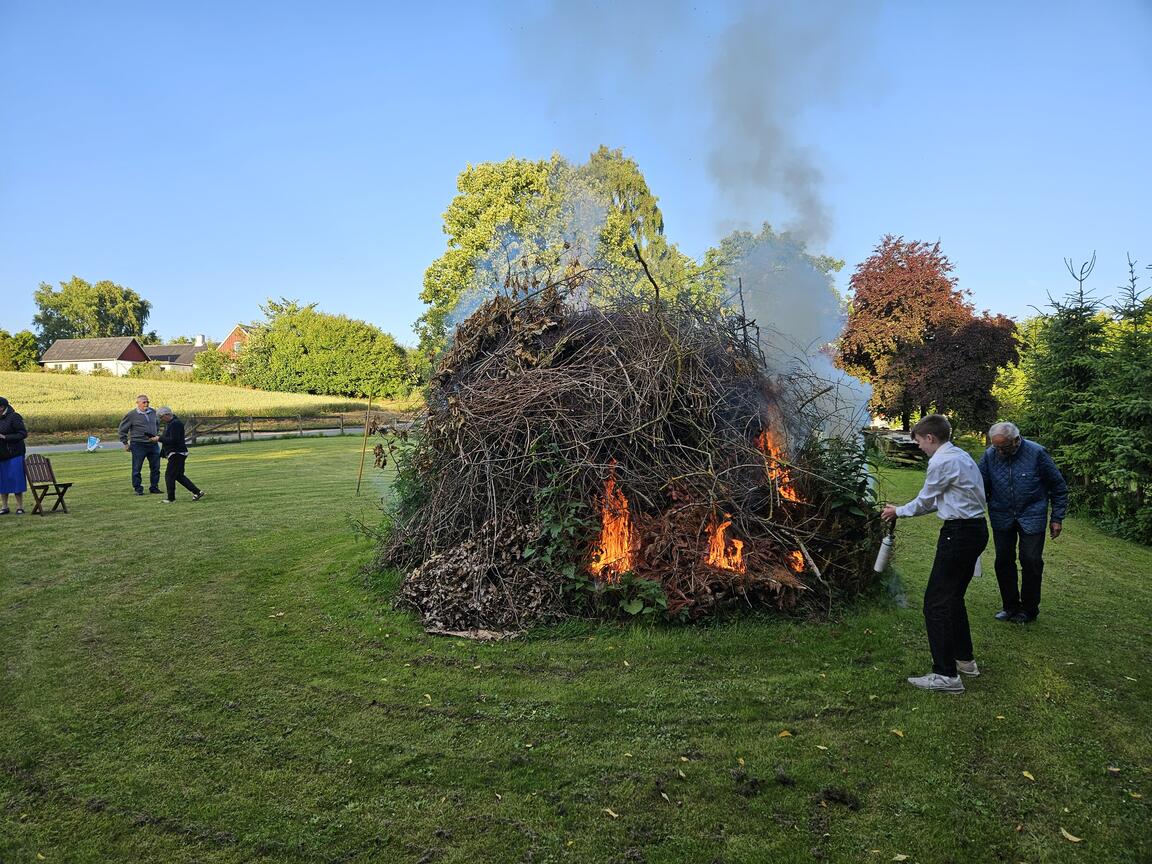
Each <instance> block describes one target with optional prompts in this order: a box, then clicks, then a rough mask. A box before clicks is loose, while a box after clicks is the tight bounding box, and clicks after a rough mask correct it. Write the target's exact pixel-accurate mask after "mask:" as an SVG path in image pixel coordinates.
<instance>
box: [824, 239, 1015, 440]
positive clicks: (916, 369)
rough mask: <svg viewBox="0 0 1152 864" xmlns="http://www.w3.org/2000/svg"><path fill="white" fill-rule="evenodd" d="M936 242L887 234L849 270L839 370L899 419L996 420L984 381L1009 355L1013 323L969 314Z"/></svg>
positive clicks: (1012, 352)
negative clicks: (933, 414) (936, 415)
mask: <svg viewBox="0 0 1152 864" xmlns="http://www.w3.org/2000/svg"><path fill="white" fill-rule="evenodd" d="M951 274H952V262H951V261H949V260H948V256H946V255H945V254H944V253H943V252H941V251H940V244H939V243H938V242H937V243H932V244H929V243H925V242H922V241H908V240H905V239H904V238H903V237H893V236H892V235H890V234H889V235H886V236H885V237H884V239H883V240H881V241H880V245H879V246H877V247H876V249H875V251H874V252H873V253H872V255H870V256H869V257H868V258H867V259H865V260H864V261H863V262H861V263H860V264H859V265H858V266H857V268H856V271H855V272H854V273H853V274H852V278H851V280H850V283H849V284H850V286H851V291H852V296H851V299H850V307H849V313H848V324H847V326H846V327H845V329H844V333H843V335H842V336H841V338H840V345H839V352H840V354H839V360H840V366H841V368H843V369H845V370H846V371H848V372H850V373H851V374H853V375H855V376H857V377H859V378H863V379H864V380H866V381H868V382H870V383H871V384H872V408H873V410H874V411H875V412H876V413H878V414H880V415H881V416H883V417H889V418H893V419H895V418H899V419H900V421H901V423H902V424H903V427H904V429H905V430H907V429H908V428H909V426H910V422H911V419H912V414H913V412H916V411H919V412H920V413H921V414H926V413H928V412H929V411H937V412H940V413H947V414H952V415H954V416H955V417H957V418H959V420H960V421H961V422H962V423H963V424H965V425H968V426H970V427H973V428H979V427H983V426H986V425H987V424H989V423H991V422H993V421H994V420H995V419H996V401H995V399H994V398H993V396H992V384H993V382H994V381H995V378H996V372H997V370H998V369H1000V368H1002V367H1004V366H1006V365H1008V364H1009V363H1011V362H1013V361H1014V360H1015V359H1016V335H1015V334H1016V325H1015V323H1014V322H1013V321H1012V320H1011V319H1010V318H1007V317H1005V316H1003V315H995V316H993V315H990V314H989V313H988V312H983V313H982V314H980V315H977V314H976V312H975V308H974V307H973V305H972V304H971V303H970V302H968V300H967V299H966V297H967V295H968V293H969V292H966V291H963V290H961V289H960V288H958V287H957V286H956V278H955V277H954V276H952V275H951Z"/></svg>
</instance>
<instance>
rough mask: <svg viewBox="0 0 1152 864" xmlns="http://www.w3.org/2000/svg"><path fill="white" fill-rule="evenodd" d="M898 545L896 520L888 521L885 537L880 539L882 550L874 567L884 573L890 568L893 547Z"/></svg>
mask: <svg viewBox="0 0 1152 864" xmlns="http://www.w3.org/2000/svg"><path fill="white" fill-rule="evenodd" d="M895 546H896V520H895V519H893V520H892V521H891V522H889V523H888V530H887V531H885V532H884V539H883V540H881V541H880V551H879V552H878V553H877V554H876V563H875V564H873V565H872V569H873V570H875V571H876V572H877V573H883V572H884V571H885V570H887V569H888V562H889V561H891V560H892V549H893V548H894V547H895Z"/></svg>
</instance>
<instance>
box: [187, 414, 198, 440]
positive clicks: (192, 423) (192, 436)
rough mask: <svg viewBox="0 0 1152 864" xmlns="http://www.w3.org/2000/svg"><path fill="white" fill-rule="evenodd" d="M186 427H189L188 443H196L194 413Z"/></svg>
mask: <svg viewBox="0 0 1152 864" xmlns="http://www.w3.org/2000/svg"><path fill="white" fill-rule="evenodd" d="M188 429H189V434H188V443H190V444H195V443H196V415H195V414H193V415H192V417H191V418H190V420H189V423H188Z"/></svg>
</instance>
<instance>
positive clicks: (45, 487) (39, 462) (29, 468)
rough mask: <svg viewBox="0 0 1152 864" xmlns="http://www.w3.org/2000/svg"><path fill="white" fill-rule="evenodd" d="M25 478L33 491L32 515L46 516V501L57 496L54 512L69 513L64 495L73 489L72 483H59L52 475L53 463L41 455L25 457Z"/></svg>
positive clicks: (53, 507)
mask: <svg viewBox="0 0 1152 864" xmlns="http://www.w3.org/2000/svg"><path fill="white" fill-rule="evenodd" d="M24 477H25V478H26V479H27V480H28V488H29V489H31V490H32V498H33V506H32V515H33V516H35V515H36V514H37V513H39V514H40V515H41V516H43V515H44V499H45V498H47V497H48V496H49V495H55V496H56V502H55V503H54V504H53V505H52V512H53V513H55V512H56V511H57V510H63V511H64V512H65V513H67V512H68V505H67V504H65V503H64V495H65V494H66V493H67V492H68V490H69V489H71V488H72V484H71V483H57V482H56V475H55V474H53V473H52V463H51V462H49V461H48V460H47V459H46V458H45V457H43V456H41V455H40V454H39V453H33V454H32V455H30V456H25V457H24Z"/></svg>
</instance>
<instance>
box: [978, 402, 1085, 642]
mask: <svg viewBox="0 0 1152 864" xmlns="http://www.w3.org/2000/svg"><path fill="white" fill-rule="evenodd" d="M988 442H989V443H990V444H991V445H992V446H990V447H989V448H988V449H987V450H985V451H984V455H983V456H982V457H980V473H981V474H982V475H984V492H985V494H986V495H987V497H988V515H989V517H990V518H991V520H992V542H993V543H994V544H995V546H996V581H997V582H998V583H999V584H1000V599H1001V600H1002V601H1003V603H1004V606H1003V608H1002V609H1001V610H1000V611H999V612H997V613H996V619H997V620H998V621H1015V622H1018V623H1021V624H1024V623H1027V622H1029V621H1034V620H1036V616H1037V615H1039V614H1040V579H1041V576H1043V574H1044V557H1043V556H1044V529H1045V528H1047V529H1048V532H1049V534H1050V535H1051V537H1052V539H1053V540H1055V539H1056V538H1057V537H1059V536H1060V530H1061V528H1063V523H1064V516H1065V514H1066V513H1067V512H1068V484H1067V483H1065V482H1064V478H1063V476H1061V474H1060V470H1059V469H1058V468H1057V467H1056V463H1055V462H1053V461H1052V457H1051V456H1049V455H1048V451H1047V450H1045V449H1044V448H1043V447H1041V446H1040V445H1039V444H1037V443H1036V442H1035V441H1028V440H1026V439H1024V438H1022V437H1020V430H1019V429H1017V428H1016V426H1015V425H1014V424H1012V423H997V424H995V425H994V426H993V427H992V428H991V429H989V430H988ZM1049 505H1051V507H1052V515H1051V519H1049V515H1048V507H1049ZM1017 542H1019V548H1020V584H1019V587H1017V583H1016V548H1017Z"/></svg>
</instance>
